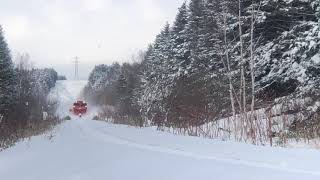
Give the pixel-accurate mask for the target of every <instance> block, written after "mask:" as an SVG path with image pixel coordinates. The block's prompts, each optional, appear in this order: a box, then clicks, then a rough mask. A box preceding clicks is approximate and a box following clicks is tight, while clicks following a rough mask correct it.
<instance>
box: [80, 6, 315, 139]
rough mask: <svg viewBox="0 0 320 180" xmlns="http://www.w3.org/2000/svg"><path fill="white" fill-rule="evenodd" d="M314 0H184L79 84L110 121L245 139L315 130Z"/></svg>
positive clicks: (301, 134) (304, 134)
mask: <svg viewBox="0 0 320 180" xmlns="http://www.w3.org/2000/svg"><path fill="white" fill-rule="evenodd" d="M319 4H320V2H319V1H318V0H309V1H305V0H276V1H275V0H242V1H229V0H190V2H185V3H183V4H182V5H181V7H180V8H179V10H178V12H177V15H176V17H175V20H174V22H173V24H169V23H167V24H165V25H164V27H163V28H162V29H161V31H160V33H159V34H158V35H157V36H156V37H155V40H154V42H153V43H151V44H150V45H149V47H148V49H146V50H145V51H143V52H139V53H137V55H136V57H135V58H134V60H135V62H134V63H125V64H123V65H120V64H119V63H114V64H112V65H98V66H96V67H95V69H94V70H93V71H92V73H91V75H90V78H89V82H88V84H87V86H86V88H85V90H84V92H83V94H84V95H85V97H86V98H87V99H88V101H91V102H92V103H94V104H98V105H103V107H104V113H102V114H101V116H103V117H105V118H107V119H108V118H111V119H113V121H115V122H116V123H124V124H131V125H137V126H149V125H155V126H157V127H158V128H159V129H162V130H172V131H174V132H176V133H182V134H188V135H195V136H206V137H217V136H219V137H220V136H224V137H225V136H228V138H230V139H235V140H238V141H246V142H252V143H253V144H266V143H270V144H271V145H272V144H273V143H275V142H274V141H276V143H278V144H285V143H286V141H287V139H288V138H296V139H297V140H298V139H301V138H302V139H311V138H315V137H319V135H320V129H319V127H320V126H319V125H320V122H319V120H318V118H317V116H318V113H319V105H320V103H319V100H318V97H319V85H320V81H319V78H318V77H319V73H320V69H319V68H320V66H319V65H320V56H319V54H318V53H319V48H320V46H319V40H320V39H319V37H320V36H319V32H320V31H319V18H320V16H319V12H320V7H319Z"/></svg>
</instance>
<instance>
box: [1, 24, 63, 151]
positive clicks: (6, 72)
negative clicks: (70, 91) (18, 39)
mask: <svg viewBox="0 0 320 180" xmlns="http://www.w3.org/2000/svg"><path fill="white" fill-rule="evenodd" d="M12 59H13V58H12V57H11V53H10V49H9V47H8V44H7V43H6V40H5V38H4V34H3V30H2V28H1V26H0V149H2V148H6V147H10V146H12V145H13V144H14V143H15V142H17V141H18V140H21V139H23V138H28V137H30V136H32V135H37V134H40V133H43V132H44V131H46V130H48V129H51V128H52V127H53V125H55V124H56V123H58V121H59V118H58V117H56V115H55V106H56V103H55V102H49V101H47V95H48V94H49V92H50V90H51V88H53V87H54V86H55V83H56V81H57V79H58V74H57V72H56V71H55V70H54V69H48V68H44V69H37V68H34V67H33V65H32V63H31V61H30V57H29V55H28V54H20V55H17V57H16V62H13V60H12ZM45 120H46V121H45Z"/></svg>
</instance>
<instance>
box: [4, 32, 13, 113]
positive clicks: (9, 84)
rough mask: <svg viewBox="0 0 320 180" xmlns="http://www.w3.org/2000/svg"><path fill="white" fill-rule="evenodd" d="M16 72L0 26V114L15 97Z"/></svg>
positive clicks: (7, 108) (5, 110)
mask: <svg viewBox="0 0 320 180" xmlns="http://www.w3.org/2000/svg"><path fill="white" fill-rule="evenodd" d="M15 87H16V74H15V71H14V66H13V63H12V60H11V56H10V50H9V48H8V45H7V43H6V41H5V38H4V34H3V30H2V27H1V26H0V114H7V111H8V110H9V107H10V105H12V104H13V103H15V100H16V99H15V98H16V90H15Z"/></svg>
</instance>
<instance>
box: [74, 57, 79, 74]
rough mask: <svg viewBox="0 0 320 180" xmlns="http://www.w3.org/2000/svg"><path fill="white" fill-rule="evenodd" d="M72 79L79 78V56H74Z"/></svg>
mask: <svg viewBox="0 0 320 180" xmlns="http://www.w3.org/2000/svg"><path fill="white" fill-rule="evenodd" d="M74 59H75V60H74V79H75V80H79V57H78V56H76V57H75V58H74Z"/></svg>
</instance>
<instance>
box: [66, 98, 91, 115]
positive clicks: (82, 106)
mask: <svg viewBox="0 0 320 180" xmlns="http://www.w3.org/2000/svg"><path fill="white" fill-rule="evenodd" d="M87 110H88V107H87V103H86V102H84V101H77V102H75V103H74V104H73V108H72V109H70V111H71V112H73V114H75V115H77V116H80V117H82V115H84V114H86V113H87Z"/></svg>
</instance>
